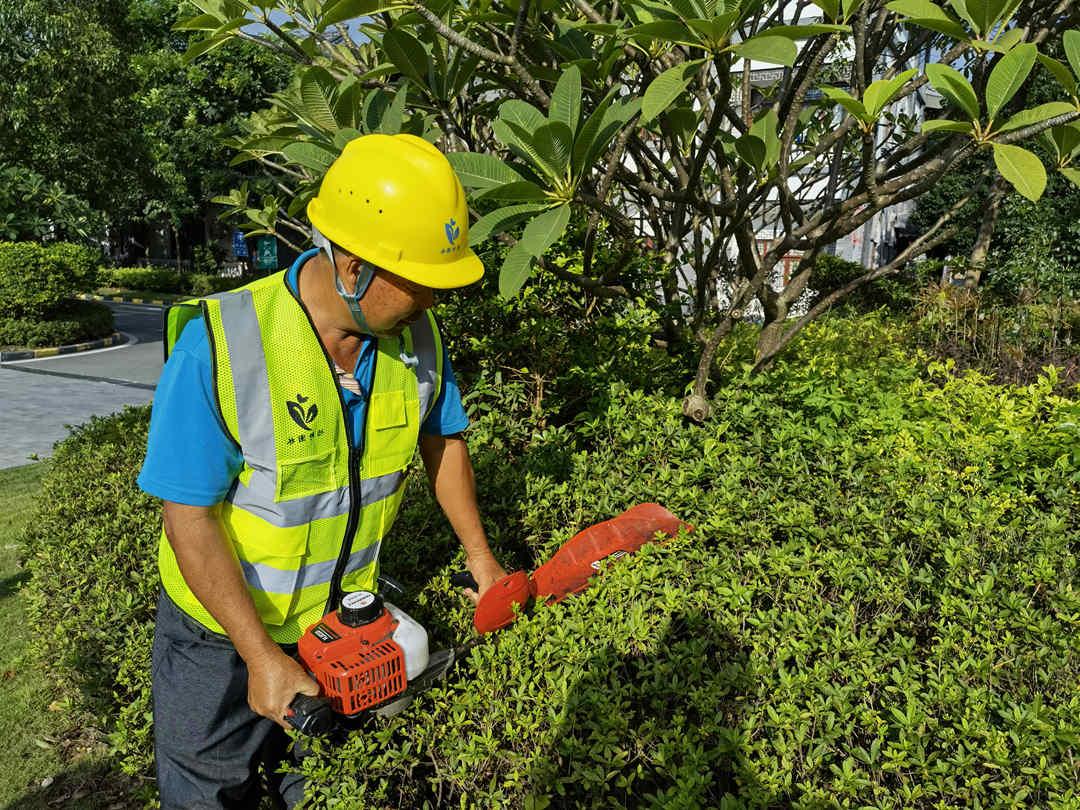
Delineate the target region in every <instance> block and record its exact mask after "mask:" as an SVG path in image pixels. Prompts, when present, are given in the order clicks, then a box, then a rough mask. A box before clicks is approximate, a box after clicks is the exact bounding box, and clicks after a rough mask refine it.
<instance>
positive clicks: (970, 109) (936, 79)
mask: <svg viewBox="0 0 1080 810" xmlns="http://www.w3.org/2000/svg"><path fill="white" fill-rule="evenodd" d="M926 75H927V77H928V78H929V79H930V84H931V85H932V86H933V88H934V89H935V90H937V91H938V92H939V93H941V95H943V96H945V98H947V99H949V101H951V102H952V103H953V104H954V105H956V106H957V107H959V108H960V109H961V110H962V111H963V112H966V113H967V114H968V117H970V118H971V120H972V121H978V120H979V118H980V117H981V116H980V112H979V99H978V97H977V96H976V95H975V89H974V88H973V87H972V86H971V83H970V82H969V81H968V80H967V79H965V78H964V76H963V74H962V73H960V72H959V71H958V70H954V69H953V68H951V67H949V66H948V65H940V64H937V63H932V64H929V65H927V66H926Z"/></svg>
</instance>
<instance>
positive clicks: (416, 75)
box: [382, 28, 431, 85]
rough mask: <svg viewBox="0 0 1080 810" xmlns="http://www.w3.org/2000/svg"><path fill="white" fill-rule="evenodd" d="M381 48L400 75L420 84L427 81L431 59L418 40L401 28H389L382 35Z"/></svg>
mask: <svg viewBox="0 0 1080 810" xmlns="http://www.w3.org/2000/svg"><path fill="white" fill-rule="evenodd" d="M382 49H383V52H384V53H385V54H386V58H387V59H389V60H390V61H391V62H393V63H394V67H396V68H397V69H398V70H399V71H401V73H402V75H404V76H408V77H409V78H410V79H412V80H413V81H415V82H417V83H419V84H421V85H424V84H426V83H427V80H428V71H429V70H430V67H431V60H430V59H429V58H428V53H427V51H426V50H425V49H424V46H423V45H422V44H421V43H420V40H418V39H417V38H416V37H414V36H413V35H412V34H410V33H409V32H408V31H405V30H404V29H402V28H391V29H390V30H389V31H387V32H386V33H385V34H384V35H383V40H382Z"/></svg>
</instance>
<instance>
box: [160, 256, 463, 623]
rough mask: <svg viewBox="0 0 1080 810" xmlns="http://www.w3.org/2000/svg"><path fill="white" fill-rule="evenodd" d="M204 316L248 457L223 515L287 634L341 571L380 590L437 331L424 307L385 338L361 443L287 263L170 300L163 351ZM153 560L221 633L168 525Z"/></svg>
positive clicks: (269, 616) (233, 428)
mask: <svg viewBox="0 0 1080 810" xmlns="http://www.w3.org/2000/svg"><path fill="white" fill-rule="evenodd" d="M199 314H202V316H203V320H204V322H205V324H206V327H207V333H208V335H209V337H210V346H211V349H210V353H211V356H212V358H213V371H214V387H215V390H216V394H217V404H218V410H219V411H220V416H221V423H222V425H223V426H224V427H225V430H226V432H227V433H228V435H229V436H230V437H231V438H232V439H233V441H235V442H236V444H237V446H238V447H239V449H240V451H241V453H242V454H243V458H244V464H243V468H242V470H241V472H240V474H239V476H238V477H237V480H236V481H235V482H234V483H233V486H232V488H231V489H230V491H229V492H228V494H227V495H226V496H225V500H224V502H223V503H222V504H221V505H220V507H219V516H220V521H221V524H222V525H223V526H224V528H225V534H226V536H227V537H228V540H229V541H230V542H231V544H232V547H233V550H234V551H235V553H236V557H237V559H238V561H239V563H240V568H241V569H242V571H243V575H244V579H245V580H246V581H247V586H248V590H249V591H250V593H251V596H252V598H253V599H254V601H255V607H256V609H257V610H258V612H259V616H260V618H261V619H262V621H263V624H264V625H265V626H266V629H267V631H268V632H269V634H270V637H271V638H272V639H274V640H275V641H277V642H279V643H282V644H287V643H292V642H295V641H297V640H298V639H299V638H300V636H301V635H302V634H303V633H304V631H305V630H306V629H307V627H308V626H310V625H311V624H313V623H314V622H316V621H317V620H318V619H321V618H322V616H323V615H324V611H325V608H326V607H327V604H326V603H327V599H328V596H329V593H330V583H331V579H332V578H333V576H334V574H335V572H336V571H339V570H340V575H341V579H340V582H341V587H342V589H343V590H346V591H348V590H370V591H374V590H376V580H377V578H378V557H379V547H380V544H381V543H382V540H383V538H384V537H385V536H386V534H387V532H388V531H389V529H390V526H391V525H392V524H393V522H394V518H395V517H396V515H397V511H398V507H399V505H400V503H401V498H402V494H403V493H404V490H405V475H406V470H407V468H408V466H409V464H410V463H411V461H412V459H413V456H414V454H415V450H416V446H417V441H418V439H419V434H420V425H421V423H422V422H423V420H424V418H425V417H426V416H427V414H428V413H429V412H430V411H431V409H432V407H433V406H434V404H435V402H436V400H438V398H439V393H440V391H441V389H442V372H443V370H442V357H443V354H442V342H441V339H440V336H439V330H438V327H437V326H436V324H435V319H434V318H433V317H432V316H431V314H430V313H427V312H425V313H423V314H422V315H421V316H420V317H418V318H417V319H416V321H414V322H413V323H412V324H411V325H410V326H409V328H408V329H406V330H405V331H404V332H403V333H402V335H401V336H400V337H394V338H384V339H380V340H379V341H378V351H377V355H376V357H375V375H374V382H373V383H372V387H371V392H370V396H369V398H368V403H367V418H366V426H365V428H364V441H363V448H362V452H361V451H358V450H356V449H355V448H354V447H353V445H354V442H353V441H352V436H351V435H350V434H351V431H352V424H351V419H350V418H349V415H348V412H347V411H346V409H345V404H344V399H343V397H342V394H341V391H340V389H339V387H338V381H337V378H336V376H335V373H334V366H333V363H332V361H331V359H330V356H329V355H328V354H327V353H326V351H325V349H324V348H323V346H322V343H321V342H320V340H319V337H318V334H317V333H316V331H315V327H314V324H313V322H312V320H311V317H310V315H309V314H308V312H307V310H306V309H305V308H304V306H303V305H302V304H301V302H300V300H299V297H298V296H297V295H296V294H294V293H293V291H292V290H291V289H290V288H289V286H288V285H287V284H286V283H285V273H284V272H281V273H276V274H274V275H272V276H269V277H267V278H263V279H260V280H258V281H255V282H253V283H251V284H248V285H246V286H244V287H240V288H239V289H237V290H233V291H231V292H227V293H221V294H219V295H216V296H210V297H207V298H202V299H197V300H193V301H188V302H184V303H183V304H180V305H177V306H173V307H171V308H170V309H169V311H168V314H167V316H166V327H165V328H166V334H165V345H166V352H168V351H170V350H171V349H172V347H173V346H174V345H175V343H176V341H177V339H178V338H179V336H180V332H181V331H182V330H183V328H184V325H185V324H186V323H188V322H189V321H190V320H191V319H192V318H193V317H195V316H197V315H199ZM158 568H159V570H160V572H161V580H162V584H163V586H164V588H165V591H166V592H167V593H168V594H169V597H170V598H171V599H172V600H173V601H174V602H175V603H176V604H177V605H178V606H179V607H180V608H181V610H183V611H184V612H185V613H187V614H188V615H189V616H191V617H192V618H194V619H195V620H197V621H198V622H200V623H202V624H203V625H204V626H205V627H207V628H209V629H211V630H213V631H215V632H218V633H222V632H224V630H223V629H222V627H221V625H220V624H218V622H217V621H215V619H214V618H213V616H211V615H210V613H209V611H207V610H206V609H205V608H204V607H203V606H202V605H201V604H200V603H199V600H198V599H196V598H195V595H194V594H193V593H192V592H191V589H190V588H189V587H188V586H187V583H186V582H185V581H184V578H183V576H182V575H181V573H180V568H179V566H178V565H177V562H176V556H175V554H174V553H173V550H172V546H171V545H170V544H169V542H168V539H167V538H166V536H165V531H164V528H163V529H162V533H161V540H160V543H159V555H158Z"/></svg>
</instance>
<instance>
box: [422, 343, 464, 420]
mask: <svg viewBox="0 0 1080 810" xmlns="http://www.w3.org/2000/svg"><path fill="white" fill-rule="evenodd" d="M468 426H469V417H468V415H467V414H466V413H465V406H464V405H462V404H461V391H460V390H459V389H458V384H457V379H456V378H455V377H454V369H453V367H452V366H451V365H450V356H449V355H448V354H447V353H446V345H445V344H444V345H443V379H442V391H441V392H440V393H439V398H438V399H437V400H435V406H434V407H433V408H432V409H431V413H429V414H428V417H427V419H425V420H424V424H423V425H421V426H420V431H421V432H422V433H426V434H428V435H429V436H452V435H453V434H455V433H461V431H463V430H465V428H467V427H468Z"/></svg>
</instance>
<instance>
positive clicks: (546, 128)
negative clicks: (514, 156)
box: [532, 121, 574, 176]
mask: <svg viewBox="0 0 1080 810" xmlns="http://www.w3.org/2000/svg"><path fill="white" fill-rule="evenodd" d="M532 143H533V146H534V147H535V148H536V151H537V152H538V153H539V154H540V157H541V158H542V159H543V161H544V162H545V163H546V164H547V165H548V166H550V167H551V168H552V170H553V171H554V172H555V174H556V175H560V176H561V175H563V174H565V173H566V170H567V169H568V168H569V166H570V154H571V152H572V151H573V148H574V135H573V133H572V132H571V131H570V127H568V126H567V125H566V124H564V123H563V122H562V121H552V122H550V123H547V124H544V125H543V126H542V127H540V128H539V129H538V130H536V132H535V133H534V134H533V138H532Z"/></svg>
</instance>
